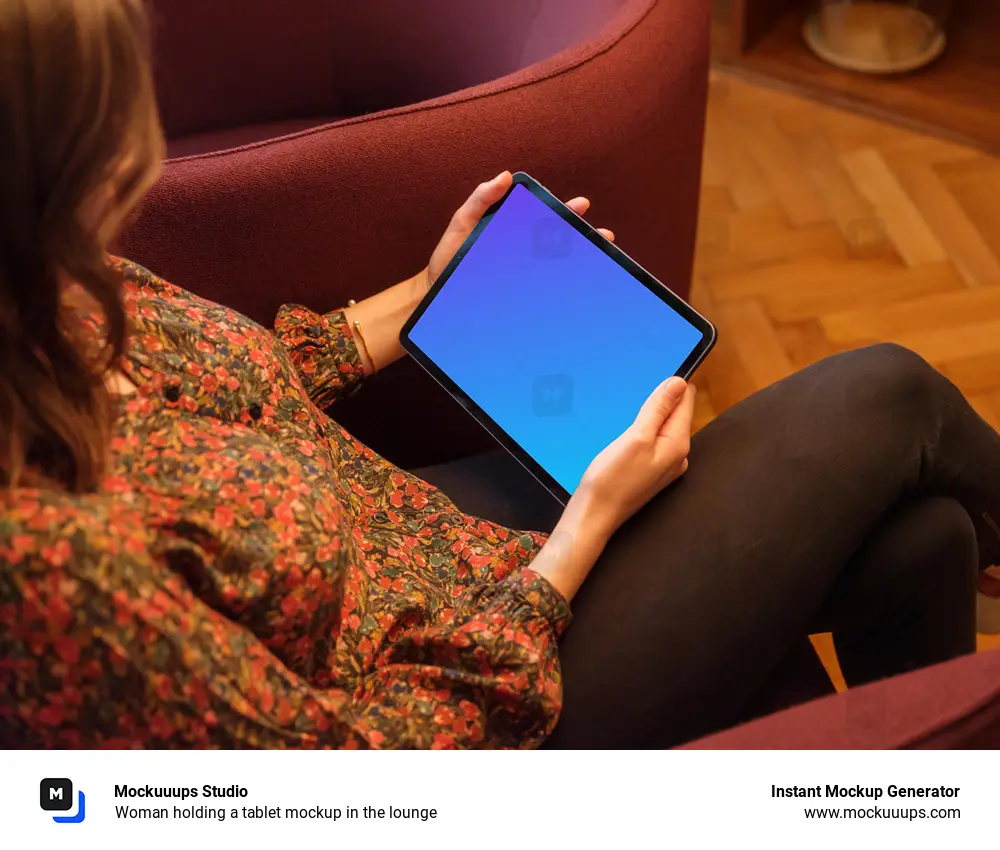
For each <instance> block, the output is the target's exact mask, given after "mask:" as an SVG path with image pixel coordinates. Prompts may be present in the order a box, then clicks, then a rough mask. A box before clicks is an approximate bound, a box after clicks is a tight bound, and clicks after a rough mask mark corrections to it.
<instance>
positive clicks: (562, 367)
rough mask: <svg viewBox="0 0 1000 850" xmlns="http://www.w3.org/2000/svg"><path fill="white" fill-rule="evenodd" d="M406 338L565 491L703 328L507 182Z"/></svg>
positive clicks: (674, 368) (624, 425)
mask: <svg viewBox="0 0 1000 850" xmlns="http://www.w3.org/2000/svg"><path fill="white" fill-rule="evenodd" d="M664 238H665V239H668V238H670V234H669V232H666V231H665V232H664ZM409 339H410V340H411V341H412V342H413V343H414V344H415V345H416V346H417V347H418V348H420V349H421V350H422V351H423V353H424V354H425V355H426V356H427V357H428V358H429V359H430V360H431V361H433V362H434V363H435V364H436V365H437V367H438V368H439V369H440V370H441V371H442V372H444V374H445V375H447V376H448V377H449V378H450V379H451V380H452V381H454V383H455V384H456V385H457V386H458V387H459V388H460V389H461V390H462V392H464V393H465V394H466V395H467V396H469V398H471V399H472V401H474V402H475V403H476V404H477V405H478V406H479V407H480V408H482V410H483V411H485V412H486V414H487V415H488V416H489V417H490V418H491V419H493V420H494V421H495V422H496V423H497V425H499V426H500V427H501V428H502V429H503V430H504V431H506V433H507V434H508V435H509V436H510V438H511V439H512V440H513V441H514V442H516V443H517V444H518V445H520V446H521V448H522V449H523V450H524V451H525V452H526V453H527V454H528V455H529V456H531V457H532V458H534V460H535V461H536V462H537V463H538V464H539V465H540V466H541V467H542V469H544V470H545V471H546V472H548V474H549V475H550V476H552V478H554V479H555V480H556V481H557V482H558V483H559V484H560V485H561V486H562V487H563V488H564V489H565V490H566V491H567V492H568V493H573V491H574V490H575V489H576V488H577V485H578V484H579V483H580V479H581V477H582V476H583V473H584V471H585V470H586V468H587V466H588V465H589V464H590V462H591V461H592V460H593V459H594V457H596V456H597V454H598V453H600V451H601V450H602V449H603V448H605V446H607V445H608V444H609V443H611V442H612V441H613V440H615V439H616V438H617V437H618V436H619V435H620V434H622V433H623V432H624V431H625V429H626V428H627V427H628V426H629V425H630V424H631V423H632V421H633V420H634V419H635V415H636V413H637V412H638V410H639V408H640V406H641V405H642V403H643V402H644V401H645V400H646V398H648V396H649V394H650V393H651V392H652V391H653V389H655V388H656V386H657V385H658V384H659V383H660V382H661V381H664V380H665V379H667V378H669V377H670V376H671V375H674V374H676V373H677V370H678V369H679V368H680V366H681V365H682V364H683V363H684V361H685V360H687V358H688V356H689V355H690V354H691V353H692V352H693V351H694V349H695V347H696V346H697V345H698V344H699V342H701V340H702V332H701V331H700V330H699V329H698V328H696V327H694V326H693V325H691V324H689V323H688V321H687V320H686V319H685V318H684V317H682V316H681V315H680V314H679V313H677V312H676V311H675V310H673V309H672V308H671V307H670V306H669V305H668V304H666V303H664V301H662V300H661V299H660V297H659V296H657V295H656V294H654V293H653V292H651V291H650V290H649V289H647V287H646V286H645V285H644V284H643V283H642V282H640V281H639V280H637V279H636V278H635V277H633V276H632V275H631V274H630V273H629V272H628V271H626V270H625V269H624V268H622V267H621V266H620V265H618V263H616V262H615V261H614V260H613V259H612V258H611V257H609V256H608V255H607V254H605V253H604V252H603V251H602V250H601V249H600V248H598V247H597V246H596V245H594V244H593V243H591V242H590V241H589V240H588V239H587V237H586V236H584V235H583V234H581V233H580V232H578V231H577V230H576V229H575V228H574V227H573V226H572V225H570V224H569V223H568V222H566V221H564V220H563V219H562V218H561V217H560V216H559V215H558V214H557V213H556V212H554V211H553V210H551V209H550V208H549V207H548V206H546V204H545V203H544V202H543V201H541V200H540V199H538V198H537V197H535V195H533V194H532V193H531V192H530V191H529V190H528V189H526V188H525V187H524V186H523V185H516V186H515V187H514V188H513V190H512V191H511V193H510V194H509V195H508V197H507V199H506V200H505V201H504V203H503V204H502V206H501V207H500V209H499V210H498V211H497V212H496V214H495V215H494V217H493V219H492V221H490V222H489V224H487V225H486V227H485V229H484V230H483V232H482V233H481V234H480V236H479V238H478V239H477V240H476V242H475V243H474V244H473V245H472V247H471V248H470V249H469V251H468V253H467V254H466V256H465V257H464V259H463V260H462V261H461V263H460V264H459V265H458V266H457V268H455V270H454V272H453V273H452V275H451V277H449V278H448V279H447V280H446V281H445V283H444V284H443V286H442V287H441V289H440V291H439V292H438V293H437V296H436V297H435V298H434V300H433V301H432V302H431V303H430V305H429V306H428V307H427V309H426V310H425V312H424V313H423V315H421V316H420V317H419V319H418V320H417V322H416V324H415V325H414V326H413V327H412V328H411V330H410V332H409Z"/></svg>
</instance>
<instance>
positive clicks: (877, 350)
mask: <svg viewBox="0 0 1000 850" xmlns="http://www.w3.org/2000/svg"><path fill="white" fill-rule="evenodd" d="M851 354H853V355H854V357H855V361H856V365H857V372H856V374H855V375H854V376H853V379H854V380H855V381H857V385H858V389H859V390H860V391H861V392H862V393H863V394H864V396H865V397H866V398H867V399H869V400H870V401H873V402H874V403H875V404H877V405H879V406H881V407H885V406H888V407H889V408H890V409H892V410H898V411H901V412H906V413H907V414H913V413H920V412H922V411H925V410H926V409H928V408H930V407H931V406H932V403H933V400H934V398H935V396H936V394H937V393H939V392H940V391H941V390H942V389H943V388H944V387H945V386H946V385H947V381H946V379H945V378H944V376H943V375H941V373H940V372H938V371H937V370H936V369H935V368H934V367H933V366H931V365H930V363H928V362H927V361H926V360H924V358H923V357H921V356H920V355H919V354H917V353H916V352H915V351H911V350H910V349H909V348H904V347H903V346H901V345H897V344H895V343H891V342H883V343H879V344H877V345H870V346H868V347H867V348H861V349H857V350H856V351H854V352H851Z"/></svg>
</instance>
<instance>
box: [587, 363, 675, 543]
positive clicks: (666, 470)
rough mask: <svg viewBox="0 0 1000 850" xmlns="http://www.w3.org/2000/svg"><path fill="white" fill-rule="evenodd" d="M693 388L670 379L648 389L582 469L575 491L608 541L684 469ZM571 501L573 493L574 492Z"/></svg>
mask: <svg viewBox="0 0 1000 850" xmlns="http://www.w3.org/2000/svg"><path fill="white" fill-rule="evenodd" d="M694 397H695V388H694V387H693V386H691V385H690V384H688V383H686V382H685V381H684V380H683V379H682V378H676V377H675V378H670V379H668V380H666V381H664V382H663V383H662V384H660V386H658V387H657V388H656V389H655V390H653V392H652V394H651V395H650V396H649V398H648V399H647V400H646V402H645V404H643V406H642V408H641V409H640V410H639V414H638V416H636V419H635V422H633V423H632V425H631V426H629V428H628V430H626V431H625V433H624V434H622V435H621V436H620V437H619V438H618V439H617V440H615V441H614V442H613V443H612V444H611V445H610V446H608V447H607V448H606V449H605V450H604V451H602V452H601V453H600V454H599V455H598V456H597V457H596V458H595V459H594V460H593V462H592V463H591V464H590V466H589V467H588V468H587V471H586V472H585V473H584V475H583V480H582V481H581V482H580V486H579V488H578V489H577V491H576V493H577V494H579V495H580V497H581V498H582V499H585V500H586V501H587V504H588V506H587V512H588V513H589V514H590V515H591V516H590V518H591V521H593V522H595V523H597V524H598V526H600V527H602V528H605V529H607V532H608V536H609V537H610V535H611V534H613V533H614V532H615V531H617V529H618V528H619V526H621V525H622V523H624V522H625V521H626V520H627V519H628V518H629V517H631V516H632V515H633V514H634V513H635V512H636V511H637V510H639V508H641V507H642V506H643V505H645V504H646V502H648V501H649V500H650V499H652V498H653V497H654V496H655V495H656V494H657V493H659V492H660V491H661V490H663V489H664V488H665V487H667V486H668V485H670V484H672V483H673V482H674V481H676V480H677V479H678V478H680V477H681V476H682V475H683V474H684V473H685V472H687V468H688V451H689V450H690V448H691V421H692V418H693V416H694ZM574 498H576V494H574Z"/></svg>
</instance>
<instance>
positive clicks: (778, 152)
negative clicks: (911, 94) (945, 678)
mask: <svg viewBox="0 0 1000 850" xmlns="http://www.w3.org/2000/svg"><path fill="white" fill-rule="evenodd" d="M708 111H709V116H708V131H707V137H706V142H705V157H704V169H703V176H702V199H701V214H700V219H699V233H698V247H697V255H696V262H695V284H694V290H693V295H692V300H693V303H694V305H695V306H696V307H697V308H698V309H699V310H700V311H702V312H703V313H705V315H707V316H708V317H709V318H710V319H711V320H712V321H713V322H714V323H715V324H716V325H717V326H718V328H719V342H718V345H717V346H716V349H715V351H714V352H713V354H712V355H711V356H710V357H709V359H708V360H707V361H706V363H705V364H704V366H703V367H702V368H701V370H700V371H699V373H698V375H697V377H696V381H695V383H696V384H697V385H698V387H699V389H700V390H701V392H699V394H698V410H697V414H696V419H697V421H696V426H697V427H701V426H703V425H704V424H706V423H707V422H709V421H710V420H711V419H712V418H713V417H714V416H716V415H717V414H718V413H720V412H721V411H723V410H725V409H726V408H728V407H729V406H731V405H732V404H735V403H736V402H738V401H739V400H740V399H742V398H744V397H746V396H747V395H749V394H750V393H752V392H754V391H755V390H757V389H760V388H762V387H764V386H766V385H768V384H770V383H772V382H774V381H776V380H779V379H780V378H782V377H784V376H786V375H788V374H789V373H791V372H793V371H795V370H797V369H800V368H802V367H803V366H806V365H808V364H809V363H812V362H814V361H816V360H819V359H820V358H822V357H825V356H827V355H829V354H833V353H835V352H837V351H843V350H846V349H849V348H853V347H857V346H861V345H865V344H868V343H871V342H876V341H893V342H898V343H900V344H902V345H905V346H908V347H909V348H912V349H914V350H915V351H917V352H919V353H920V354H922V355H923V356H924V357H925V358H926V359H927V360H929V361H930V362H931V363H933V364H934V365H935V366H936V367H938V368H939V369H940V370H941V371H942V372H944V373H945V374H946V375H947V376H948V377H949V378H951V379H952V380H953V381H954V382H955V383H956V384H957V385H958V386H959V387H960V388H961V389H962V391H963V392H964V393H965V394H966V396H967V397H968V398H969V400H970V401H971V402H972V404H973V406H974V407H975V408H976V409H977V410H978V411H979V412H980V414H981V415H982V416H983V417H984V418H985V419H987V420H988V421H989V422H991V423H992V424H993V426H994V427H996V428H998V429H1000V159H997V158H994V157H990V156H987V155H985V154H983V153H981V152H979V151H976V150H973V149H970V148H965V147H962V146H959V145H956V144H952V143H950V142H946V141H942V140H940V139H936V138H931V137H928V136H924V135H920V134H918V133H914V132H910V131H908V130H906V129H902V128H900V127H897V126H895V125H890V124H886V123H882V122H880V121H876V120H873V119H870V118H866V117H862V116H859V115H855V114H853V113H849V112H845V111H842V110H839V109H835V108H832V107H828V106H825V105H823V104H820V103H817V102H815V101H811V100H807V99H804V98H801V97H798V96H795V95H791V94H788V93H785V92H782V91H776V90H771V89H768V88H763V87H760V86H757V85H754V84H751V83H749V82H747V81H745V80H742V79H740V78H739V77H735V76H731V75H728V74H723V73H721V72H713V74H712V79H711V85H710V96H709V110H708ZM814 643H815V644H816V646H817V650H818V651H819V653H820V656H821V658H823V660H824V663H825V664H826V665H827V668H828V669H829V670H830V671H831V675H832V676H833V678H834V681H835V682H837V683H838V686H840V687H842V686H843V680H842V678H841V677H840V675H839V671H838V670H837V667H836V659H835V655H834V653H833V651H832V644H831V643H830V641H829V637H828V636H819V637H817V638H814ZM986 646H1000V639H998V638H986V637H981V638H980V647H981V648H984V647H986Z"/></svg>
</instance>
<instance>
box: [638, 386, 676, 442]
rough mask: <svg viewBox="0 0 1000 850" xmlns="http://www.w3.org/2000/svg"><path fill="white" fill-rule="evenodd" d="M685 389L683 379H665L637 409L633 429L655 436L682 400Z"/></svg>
mask: <svg viewBox="0 0 1000 850" xmlns="http://www.w3.org/2000/svg"><path fill="white" fill-rule="evenodd" d="M685 389H687V382H686V381H685V380H684V379H683V378H678V377H676V376H675V377H673V378H667V380H665V381H664V382H663V383H662V384H660V385H659V386H658V387H657V388H656V389H655V390H653V392H652V393H651V394H650V396H649V398H648V399H646V401H645V403H644V404H643V405H642V407H641V408H640V409H639V415H638V416H636V418H635V425H634V426H633V427H635V428H636V429H637V430H639V431H640V432H642V433H643V434H648V435H649V436H651V437H652V436H656V435H657V434H658V433H659V432H660V428H662V427H663V423H664V422H666V421H667V417H668V416H670V414H671V413H673V412H674V410H675V409H676V408H677V405H678V404H680V401H681V399H682V398H684V390H685Z"/></svg>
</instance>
